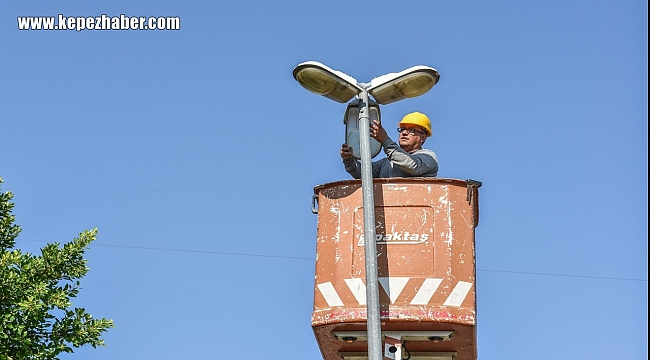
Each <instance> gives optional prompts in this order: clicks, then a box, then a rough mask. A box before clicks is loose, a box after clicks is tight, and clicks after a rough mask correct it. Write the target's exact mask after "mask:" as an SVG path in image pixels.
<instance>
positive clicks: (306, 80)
mask: <svg viewBox="0 0 650 360" xmlns="http://www.w3.org/2000/svg"><path fill="white" fill-rule="evenodd" d="M293 77H294V78H295V79H296V80H297V81H298V83H300V85H301V86H302V87H304V88H305V89H307V90H309V91H311V92H313V93H315V94H318V95H322V96H325V97H326V98H328V99H331V100H334V101H337V102H340V103H345V102H347V101H348V100H350V99H352V98H353V97H354V96H355V95H357V94H359V93H360V92H361V91H362V89H361V88H360V87H359V86H358V85H357V81H356V80H354V78H352V77H350V76H349V75H346V74H344V73H341V72H340V71H336V70H332V69H330V68H328V67H327V66H325V65H323V64H321V63H317V62H315V61H308V62H306V63H302V64H300V65H298V66H297V67H296V68H295V69H294V70H293Z"/></svg>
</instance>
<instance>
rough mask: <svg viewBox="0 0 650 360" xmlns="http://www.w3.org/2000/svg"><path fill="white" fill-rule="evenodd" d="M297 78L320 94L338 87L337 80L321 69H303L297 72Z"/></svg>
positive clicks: (305, 86)
mask: <svg viewBox="0 0 650 360" xmlns="http://www.w3.org/2000/svg"><path fill="white" fill-rule="evenodd" d="M296 80H298V82H299V83H300V85H302V86H303V87H304V88H305V89H307V90H309V91H311V92H313V93H315V94H318V95H325V94H328V93H330V92H332V91H333V90H334V89H336V80H334V79H333V78H332V76H330V75H329V74H328V73H326V72H325V71H323V70H320V69H315V68H306V69H302V70H300V71H299V72H298V73H297V74H296Z"/></svg>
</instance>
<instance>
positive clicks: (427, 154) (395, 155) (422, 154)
mask: <svg viewBox="0 0 650 360" xmlns="http://www.w3.org/2000/svg"><path fill="white" fill-rule="evenodd" d="M381 146H382V147H383V148H384V152H385V153H386V158H387V159H388V161H390V162H391V163H393V164H394V165H395V166H397V167H399V168H400V169H401V170H402V171H404V172H405V173H407V174H410V175H422V174H426V173H428V172H431V171H435V172H436V174H437V172H438V158H437V156H436V153H434V152H433V151H431V150H427V149H420V150H417V151H415V152H414V153H413V154H409V153H408V152H406V151H404V150H403V149H402V148H400V147H399V145H397V143H395V142H394V141H393V140H391V139H390V138H388V139H386V140H385V141H384V142H383V143H382V144H381Z"/></svg>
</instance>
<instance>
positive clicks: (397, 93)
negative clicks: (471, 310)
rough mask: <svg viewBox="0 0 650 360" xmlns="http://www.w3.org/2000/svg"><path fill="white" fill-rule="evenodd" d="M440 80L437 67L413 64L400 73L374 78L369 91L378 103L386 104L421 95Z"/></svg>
mask: <svg viewBox="0 0 650 360" xmlns="http://www.w3.org/2000/svg"><path fill="white" fill-rule="evenodd" d="M438 80H440V74H438V71H437V70H436V69H434V68H432V67H428V66H413V67H411V68H408V69H406V70H404V71H400V72H398V73H390V74H386V75H382V76H380V77H377V78H374V79H372V81H371V82H370V87H369V88H368V92H369V93H370V95H372V96H373V97H374V98H375V100H377V102H378V103H380V104H382V105H385V104H390V103H393V102H395V101H399V100H402V99H407V98H414V97H416V96H420V95H422V94H424V93H426V92H427V91H429V90H431V88H432V87H433V86H434V85H435V84H436V83H438Z"/></svg>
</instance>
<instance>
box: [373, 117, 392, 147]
mask: <svg viewBox="0 0 650 360" xmlns="http://www.w3.org/2000/svg"><path fill="white" fill-rule="evenodd" d="M370 137H371V138H374V139H375V140H377V141H379V143H380V144H383V143H384V141H386V139H388V134H387V133H386V130H384V128H383V127H382V126H381V123H380V122H379V121H377V120H374V121H373V123H372V124H370Z"/></svg>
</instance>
